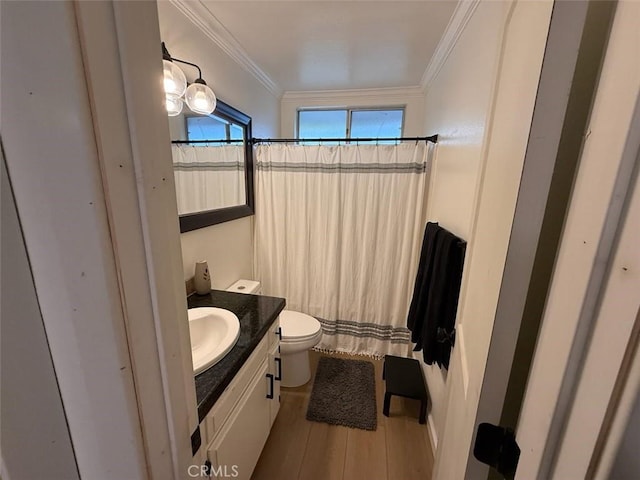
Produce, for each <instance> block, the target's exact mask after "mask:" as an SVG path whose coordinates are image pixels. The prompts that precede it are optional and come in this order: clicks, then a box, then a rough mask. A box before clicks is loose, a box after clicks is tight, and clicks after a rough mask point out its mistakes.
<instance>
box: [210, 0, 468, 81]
mask: <svg viewBox="0 0 640 480" xmlns="http://www.w3.org/2000/svg"><path fill="white" fill-rule="evenodd" d="M456 3H457V2H456V1H455V0H445V1H430V0H429V1H428V0H414V1H360V0H346V1H345V0H343V1H313V0H289V1H275V2H274V1H266V0H263V1H240V0H235V1H224V2H221V1H215V0H201V6H203V7H205V8H206V10H208V11H209V12H210V13H211V15H213V16H214V17H215V19H217V21H218V22H219V25H220V26H221V27H222V29H223V30H226V32H225V35H226V36H228V37H231V41H232V43H234V44H235V45H236V46H239V47H240V48H241V49H242V50H244V53H246V56H248V57H249V58H250V59H251V61H252V62H253V63H254V64H255V65H256V66H257V67H258V68H259V69H260V70H262V71H263V72H264V73H265V74H266V75H267V76H268V77H269V78H270V79H271V80H272V81H273V82H274V83H275V84H276V85H277V87H278V89H280V90H282V91H305V90H337V89H361V88H381V87H408V86H416V85H419V84H420V81H421V79H422V76H423V74H424V72H425V69H426V67H427V65H428V64H429V60H430V59H431V57H432V55H433V53H434V51H435V50H436V47H437V45H438V42H439V41H440V38H441V37H442V34H443V32H444V31H445V28H446V26H447V24H448V23H449V20H450V18H451V15H452V13H453V11H454V10H455V7H456ZM209 12H206V13H209Z"/></svg>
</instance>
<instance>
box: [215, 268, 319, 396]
mask: <svg viewBox="0 0 640 480" xmlns="http://www.w3.org/2000/svg"><path fill="white" fill-rule="evenodd" d="M227 291H228V292H235V293H251V294H254V295H259V294H260V293H261V289H260V282H256V281H255V280H238V281H237V282H236V283H234V284H233V285H231V286H230V287H229V288H228V289H227ZM280 332H281V337H280V356H281V357H282V381H281V382H282V383H281V385H282V386H283V387H299V386H300V385H304V384H305V383H307V382H308V381H309V380H310V379H311V369H310V368H309V349H311V348H313V347H315V346H316V345H317V344H318V342H320V339H321V338H322V327H321V325H320V322H319V321H318V320H316V319H315V318H313V317H312V316H310V315H307V314H306V313H302V312H296V311H293V310H283V311H282V312H280Z"/></svg>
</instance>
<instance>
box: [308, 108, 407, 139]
mask: <svg viewBox="0 0 640 480" xmlns="http://www.w3.org/2000/svg"><path fill="white" fill-rule="evenodd" d="M397 110H400V111H401V112H402V122H401V124H400V137H402V136H403V135H404V125H405V114H406V113H407V106H406V105H385V106H379V107H369V106H365V107H298V108H297V109H296V138H298V139H300V112H310V111H314V112H338V111H340V112H342V111H346V112H347V122H346V127H345V135H344V138H346V139H347V140H346V142H345V143H352V142H353V141H357V140H358V138H351V116H352V113H353V112H379V111H385V112H386V111H397ZM360 138H363V137H360ZM366 138H369V137H366ZM372 138H375V137H372ZM381 138H384V137H381ZM301 140H303V139H301ZM327 140H331V139H330V138H327Z"/></svg>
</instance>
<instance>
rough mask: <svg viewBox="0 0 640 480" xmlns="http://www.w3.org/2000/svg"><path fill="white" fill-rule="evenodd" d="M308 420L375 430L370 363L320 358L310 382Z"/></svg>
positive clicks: (373, 383)
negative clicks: (313, 377)
mask: <svg viewBox="0 0 640 480" xmlns="http://www.w3.org/2000/svg"><path fill="white" fill-rule="evenodd" d="M307 420H313V421H314V422H325V423H330V424H332V425H344V426H346V427H352V428H361V429H363V430H375V429H376V428H377V415H376V379H375V374H374V368H373V364H372V363H371V362H367V361H362V360H346V359H343V358H335V357H321V358H320V360H319V362H318V369H317V370H316V377H315V380H314V381H313V390H311V399H310V400H309V408H308V409H307Z"/></svg>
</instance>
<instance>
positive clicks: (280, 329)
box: [276, 327, 282, 340]
mask: <svg viewBox="0 0 640 480" xmlns="http://www.w3.org/2000/svg"><path fill="white" fill-rule="evenodd" d="M276 335H278V338H279V339H280V340H282V327H278V328H277V329H276Z"/></svg>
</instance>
